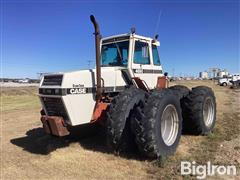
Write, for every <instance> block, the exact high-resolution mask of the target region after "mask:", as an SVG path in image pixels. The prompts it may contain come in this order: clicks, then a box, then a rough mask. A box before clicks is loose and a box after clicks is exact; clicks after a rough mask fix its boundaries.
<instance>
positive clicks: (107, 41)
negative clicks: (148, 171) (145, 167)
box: [39, 15, 216, 158]
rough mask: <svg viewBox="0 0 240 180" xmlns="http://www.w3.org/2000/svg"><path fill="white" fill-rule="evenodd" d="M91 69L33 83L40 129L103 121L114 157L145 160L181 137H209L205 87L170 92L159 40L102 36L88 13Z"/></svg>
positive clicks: (61, 132)
mask: <svg viewBox="0 0 240 180" xmlns="http://www.w3.org/2000/svg"><path fill="white" fill-rule="evenodd" d="M90 20H91V22H92V23H93V26H94V30H95V32H94V36H95V49H96V68H94V69H87V70H79V71H74V72H66V73H54V74H47V75H44V76H43V77H42V79H41V82H40V86H39V98H40V101H41V104H42V110H41V121H42V124H43V128H44V129H45V132H46V133H48V134H50V135H53V136H67V135H69V134H70V133H71V131H70V129H71V127H73V126H79V125H84V124H90V125H94V124H96V123H100V124H102V126H103V127H104V129H105V132H106V140H107V144H108V145H109V147H110V148H112V149H113V150H114V152H118V153H120V152H127V151H129V150H131V148H133V147H136V148H137V149H138V151H139V152H140V153H142V154H143V155H144V156H146V157H148V158H159V157H164V156H168V155H170V154H173V153H174V152H175V151H176V148H177V146H178V144H179V140H180V137H181V135H182V133H188V134H194V135H207V134H209V133H210V132H211V131H212V130H213V127H214V125H215V121H216V100H215V96H214V93H213V91H212V89H211V88H209V87H206V86H198V87H194V88H192V89H191V90H190V89H188V88H187V87H185V86H181V85H176V86H171V87H169V83H168V82H169V80H168V77H167V73H163V69H162V66H161V63H160V57H159V53H158V46H160V42H159V41H158V37H157V36H155V37H154V38H149V37H144V36H140V35H137V34H136V30H135V28H132V29H131V32H130V33H126V34H120V35H115V36H110V37H106V38H102V37H101V34H100V28H99V25H98V23H97V21H96V20H95V17H94V16H93V15H91V16H90Z"/></svg>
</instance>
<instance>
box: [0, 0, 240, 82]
mask: <svg viewBox="0 0 240 180" xmlns="http://www.w3.org/2000/svg"><path fill="white" fill-rule="evenodd" d="M239 9H240V5H239V1H233V0H228V1H223V0H218V1H213V0H209V1H204V0H203V1H199V0H195V1H189V0H188V1H186V0H184V1H181V0H179V1H176V0H175V1H156V0H154V1H151V0H149V1H124V0H123V1H86V0H85V1H80V0H68V1H67V0H65V1H63V0H62V1H61V0H59V1H52V0H50V1H47V0H36V1H30V0H23V1H16V0H15V1H13V0H8V1H2V3H1V31H2V37H1V41H2V51H1V53H2V58H1V62H2V69H3V72H2V74H3V77H21V78H24V77H31V78H36V77H37V72H57V71H72V70H78V69H83V68H88V61H89V60H91V61H92V62H91V66H94V60H95V50H94V37H93V35H92V33H93V27H92V24H91V23H90V20H89V15H90V14H94V15H95V17H96V18H97V20H98V22H99V24H100V27H101V34H102V35H103V36H109V35H114V34H121V33H126V32H129V31H130V28H131V27H133V26H134V27H136V31H137V33H138V34H140V35H145V36H150V37H153V36H154V34H155V33H157V34H159V40H160V41H161V46H160V56H161V62H162V65H163V68H164V71H167V72H169V74H170V75H171V74H172V72H173V69H174V73H175V75H180V74H181V75H197V74H198V73H199V71H203V70H206V69H207V68H209V67H219V68H226V69H227V70H229V71H230V72H232V73H235V72H239V69H240V65H239V11H240V10H239Z"/></svg>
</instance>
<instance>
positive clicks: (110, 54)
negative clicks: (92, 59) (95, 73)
mask: <svg viewBox="0 0 240 180" xmlns="http://www.w3.org/2000/svg"><path fill="white" fill-rule="evenodd" d="M128 47H129V41H122V42H113V43H111V44H104V45H102V53H101V59H102V66H127V64H128Z"/></svg>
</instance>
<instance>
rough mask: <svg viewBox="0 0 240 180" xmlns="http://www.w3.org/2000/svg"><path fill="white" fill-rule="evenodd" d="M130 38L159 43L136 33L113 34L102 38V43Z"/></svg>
mask: <svg viewBox="0 0 240 180" xmlns="http://www.w3.org/2000/svg"><path fill="white" fill-rule="evenodd" d="M130 38H136V39H140V40H146V41H153V40H154V41H155V42H154V44H156V45H158V46H159V45H160V41H158V40H156V39H153V38H150V37H145V36H141V35H137V34H135V33H134V34H132V33H126V34H119V35H113V36H108V37H105V38H102V43H103V44H104V43H110V42H111V41H123V40H128V39H130Z"/></svg>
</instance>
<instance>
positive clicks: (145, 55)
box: [132, 39, 159, 89]
mask: <svg viewBox="0 0 240 180" xmlns="http://www.w3.org/2000/svg"><path fill="white" fill-rule="evenodd" d="M133 47H134V48H133V54H132V72H133V76H134V77H139V78H140V79H142V80H144V81H145V82H146V84H147V85H148V87H149V88H150V89H153V88H155V87H156V84H157V74H155V73H154V69H156V67H154V65H153V60H152V51H151V43H150V41H147V40H138V39H136V40H135V41H134V46H133ZM158 76H159V74H158Z"/></svg>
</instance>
